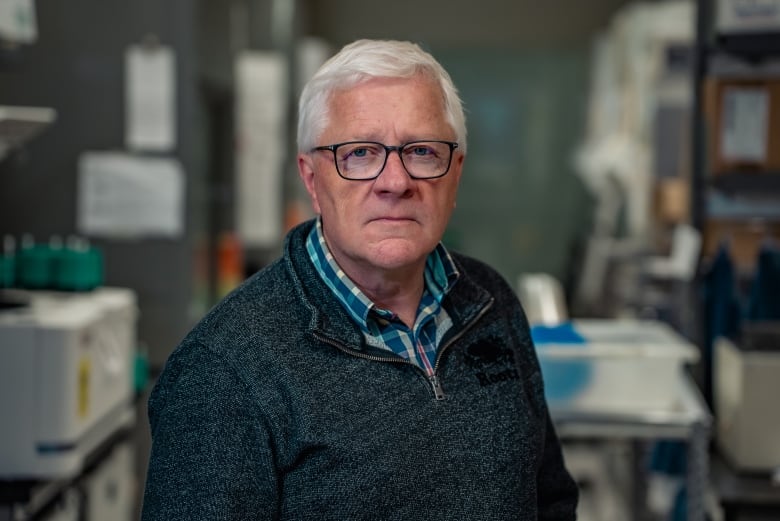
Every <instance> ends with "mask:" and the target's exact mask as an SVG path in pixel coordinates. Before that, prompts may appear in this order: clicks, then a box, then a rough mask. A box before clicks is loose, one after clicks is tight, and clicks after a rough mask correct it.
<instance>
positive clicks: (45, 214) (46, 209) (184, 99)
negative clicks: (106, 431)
mask: <svg viewBox="0 0 780 521" xmlns="http://www.w3.org/2000/svg"><path fill="white" fill-rule="evenodd" d="M36 7H37V18H38V31H39V40H38V42H36V43H35V44H33V45H30V46H28V47H25V48H24V49H22V52H21V53H20V56H19V58H20V59H18V60H15V61H14V62H13V63H11V64H8V63H6V64H5V65H4V66H3V67H2V68H0V104H6V105H33V106H45V107H53V108H55V109H56V110H57V112H58V118H57V121H56V122H55V124H53V125H52V126H51V127H49V128H48V129H47V130H46V131H45V132H44V133H43V134H42V135H41V136H39V137H38V138H37V139H35V140H34V141H32V142H31V143H30V145H29V146H28V147H26V148H25V149H23V150H21V151H20V152H19V153H17V154H14V155H12V156H11V157H10V158H7V159H6V160H4V161H3V162H2V163H0V235H4V234H7V233H10V234H14V235H16V236H17V237H18V236H19V235H21V234H23V233H32V234H33V235H34V237H35V239H36V240H40V241H46V240H48V238H49V237H50V236H51V235H61V236H67V235H69V234H72V233H74V232H75V231H76V230H75V228H76V188H77V183H76V179H77V167H76V165H77V160H78V157H79V154H80V153H81V152H83V151H86V150H114V149H123V148H124V97H123V96H124V73H123V67H124V52H125V49H126V47H127V46H128V45H130V44H134V43H137V42H140V41H141V39H142V38H143V37H144V36H145V35H147V34H155V35H157V37H158V38H159V40H160V42H161V43H163V44H166V45H170V46H172V47H173V48H174V49H175V51H176V54H177V75H178V79H179V83H178V90H177V115H178V119H177V128H178V144H177V147H176V150H175V151H174V153H173V155H174V156H175V157H177V158H178V159H179V160H180V161H181V163H182V165H183V168H184V170H185V172H186V177H187V186H188V187H191V186H193V185H194V184H196V183H197V182H198V180H199V179H200V177H201V176H202V159H201V157H202V156H201V152H200V147H199V143H198V140H199V130H198V129H199V123H200V122H199V114H198V109H197V103H196V83H195V82H194V81H192V80H193V79H194V78H195V77H196V75H195V69H196V63H197V56H196V54H195V45H194V43H195V20H194V18H195V7H194V5H193V2H190V1H188V0H166V1H165V2H158V1H155V0H137V1H134V2H124V1H121V0H102V1H100V2H97V1H89V0H70V1H68V2H37V4H36ZM197 210H198V209H197V208H193V206H192V205H188V221H189V220H190V219H189V216H191V215H192V214H193V213H197ZM191 231H192V230H191V228H190V227H188V228H187V234H186V236H184V237H182V238H181V240H168V239H154V240H152V239H149V240H103V241H95V242H96V244H97V245H98V246H99V247H101V248H102V249H103V250H104V253H105V258H106V283H107V284H110V285H117V286H127V287H131V288H134V289H135V290H136V291H137V292H138V296H139V302H140V307H141V311H142V313H141V317H140V324H139V338H140V340H141V341H142V342H143V343H144V344H146V345H147V347H148V349H149V350H150V355H151V356H152V358H153V361H155V362H156V363H161V360H163V359H164V357H165V356H166V355H167V352H168V351H170V349H171V348H172V347H173V346H174V345H175V344H176V343H177V342H178V340H179V339H180V338H181V336H182V335H183V334H184V333H185V331H186V330H187V328H188V326H189V325H190V323H191V320H192V317H191V316H190V315H189V314H188V311H189V305H190V292H191V280H192V264H193V259H192V246H191V237H192V235H191Z"/></svg>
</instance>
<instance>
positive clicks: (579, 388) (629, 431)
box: [0, 0, 780, 521]
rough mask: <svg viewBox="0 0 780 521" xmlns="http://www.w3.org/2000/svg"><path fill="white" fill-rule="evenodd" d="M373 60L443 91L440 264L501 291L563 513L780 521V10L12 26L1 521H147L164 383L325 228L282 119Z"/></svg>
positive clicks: (211, 8) (704, 4) (621, 7)
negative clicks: (540, 392) (470, 263)
mask: <svg viewBox="0 0 780 521" xmlns="http://www.w3.org/2000/svg"><path fill="white" fill-rule="evenodd" d="M362 37H366V38H392V39H409V40H412V41H415V42H417V43H419V44H420V45H421V46H423V47H424V48H425V49H427V50H429V51H430V52H432V54H433V55H434V56H435V57H436V58H437V59H439V60H440V61H441V63H442V64H443V65H444V67H445V68H446V69H447V70H448V71H449V72H450V74H451V75H452V77H453V80H454V82H455V84H456V85H457V86H458V88H459V90H460V93H461V97H462V98H463V100H464V105H465V109H466V117H467V126H468V132H469V136H468V139H469V143H468V146H469V148H468V156H467V159H466V164H465V170H464V176H463V179H462V182H461V187H460V192H459V196H458V205H457V208H456V210H455V213H454V215H453V218H452V221H451V223H450V226H449V228H448V230H447V232H446V234H445V237H444V242H445V244H446V245H447V246H448V247H449V248H452V249H454V250H458V251H462V252H464V253H467V254H469V255H472V256H475V257H478V258H480V259H482V260H484V261H486V262H488V263H490V264H492V265H493V266H494V267H496V268H497V269H498V270H499V272H500V273H501V274H502V275H503V276H504V277H505V278H506V279H507V281H509V283H510V284H512V285H513V286H514V287H516V288H517V291H518V295H519V296H520V298H521V300H522V301H523V304H524V305H525V307H526V310H527V312H528V315H529V319H530V320H531V323H532V325H533V326H534V338H535V340H536V342H537V348H538V351H539V354H540V360H541V362H542V368H543V372H544V373H545V380H546V384H547V393H548V400H549V401H550V404H551V410H552V411H553V416H554V419H555V420H556V426H557V428H558V429H559V433H560V435H561V437H562V439H563V440H564V444H565V451H566V457H567V463H568V465H569V467H570V468H571V470H572V472H573V473H574V474H575V477H576V478H577V480H578V482H579V483H580V485H581V490H582V499H581V504H580V508H579V513H578V515H579V518H580V519H583V520H586V521H587V520H603V521H610V520H616V521H617V520H621V521H622V520H626V519H636V520H666V519H675V520H681V519H690V520H699V519H701V520H704V519H712V520H734V519H739V520H765V519H778V518H780V513H779V512H780V485H778V482H780V476H778V473H777V470H776V469H778V468H780V448H778V444H777V443H776V442H775V440H776V439H778V436H780V412H779V410H778V408H777V407H776V405H775V404H773V402H772V396H773V395H776V394H777V391H778V390H780V389H778V384H777V381H779V380H780V379H778V378H777V376H778V374H780V341H778V330H780V328H778V326H777V324H778V322H777V321H778V320H780V310H779V309H778V308H779V307H780V306H778V297H777V295H780V288H778V280H779V279H778V269H780V268H778V266H780V261H778V253H777V250H776V242H775V241H776V240H777V237H778V235H780V227H779V226H778V220H779V219H780V210H778V208H780V205H778V204H777V202H778V199H780V182H778V180H780V175H779V173H780V157H778V155H779V154H780V152H779V151H780V126H778V121H780V113H778V108H777V107H778V106H780V80H778V76H780V66H778V63H777V56H778V54H780V43H778V42H779V41H780V1H777V0H775V1H772V0H766V1H765V2H763V3H762V2H741V1H739V0H733V1H728V0H721V1H702V0H700V1H697V2H692V1H682V0H674V1H672V0H667V1H646V2H627V1H619V0H594V1H590V2H575V1H563V2H555V3H554V4H553V5H548V4H544V3H540V2H530V1H527V0H520V1H509V0H485V1H482V2H469V1H466V0H458V1H448V2H444V1H439V0H436V1H430V2H412V1H410V0H402V1H399V2H394V3H392V4H386V3H374V2H361V1H357V0H329V1H322V0H231V1H215V0H198V1H194V0H189V1H188V0H170V1H167V2H155V1H152V0H139V1H136V2H132V3H128V2H119V1H116V0H106V1H104V2H86V1H84V0H74V1H71V2H51V1H48V2H47V1H39V2H35V1H34V0H2V2H0V43H2V45H0V237H2V238H3V246H2V248H3V249H2V256H0V297H2V298H0V301H1V302H2V305H1V306H0V414H2V418H0V425H1V426H0V521H4V520H6V519H8V520H11V519H13V520H17V519H42V520H89V521H93V520H108V519H111V520H124V519H136V518H137V516H138V512H139V508H140V507H139V505H140V500H141V495H142V490H143V479H144V474H145V466H146V458H147V457H148V450H149V443H150V440H149V432H148V431H149V428H148V423H147V420H146V409H145V402H146V399H147V397H148V392H149V390H150V388H151V386H152V385H153V383H154V379H155V377H156V376H157V374H158V373H159V371H160V370H161V369H162V366H163V364H164V363H165V360H166V358H167V356H168V355H169V353H170V352H171V350H172V349H173V348H174V347H175V346H176V344H177V343H178V342H179V340H180V339H181V338H182V337H183V335H184V334H185V333H186V332H187V331H188V330H189V328H190V327H192V325H193V324H194V323H195V322H196V321H197V320H198V319H199V318H200V317H201V316H203V314H204V313H205V312H206V311H207V310H208V309H209V308H210V307H211V306H212V305H213V304H214V303H215V302H216V301H217V300H218V299H219V298H221V297H222V296H224V295H225V294H227V293H228V292H229V291H230V290H231V289H232V288H234V287H235V286H236V285H237V284H238V283H240V281H241V280H243V279H244V278H245V277H246V276H248V275H249V274H251V273H253V272H254V271H256V270H257V269H260V268H262V267H263V266H264V265H265V264H267V263H268V262H269V261H270V260H271V259H273V258H275V257H276V256H277V255H278V254H279V252H280V248H281V241H282V239H283V236H284V232H285V230H287V229H289V227H291V226H292V225H294V224H296V223H297V222H300V221H301V220H303V219H306V218H309V217H311V216H312V214H311V210H310V208H309V205H308V201H307V198H306V195H305V192H304V190H303V187H302V186H301V185H300V181H299V180H298V177H297V171H296V169H295V161H294V157H295V111H296V107H295V104H296V101H297V95H298V93H299V92H300V89H301V86H302V84H303V83H304V82H305V81H306V79H307V78H308V77H309V76H310V75H311V74H312V73H313V71H314V70H315V69H316V67H317V66H318V65H319V64H320V63H322V62H323V61H324V60H325V59H327V57H328V56H330V55H331V54H332V53H333V52H335V51H336V50H338V49H339V48H340V47H341V46H342V45H343V44H345V43H347V42H349V41H352V40H354V39H356V38H362ZM86 332H90V333H89V334H87V333H86ZM85 338H86V340H85Z"/></svg>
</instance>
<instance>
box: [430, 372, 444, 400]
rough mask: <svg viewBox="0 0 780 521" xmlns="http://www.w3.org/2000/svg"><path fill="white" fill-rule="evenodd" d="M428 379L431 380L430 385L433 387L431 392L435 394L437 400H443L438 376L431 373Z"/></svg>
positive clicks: (442, 391) (442, 390)
mask: <svg viewBox="0 0 780 521" xmlns="http://www.w3.org/2000/svg"><path fill="white" fill-rule="evenodd" d="M428 381H430V382H431V387H433V394H434V395H436V399H437V400H443V399H444V389H442V387H441V381H439V377H438V376H436V375H435V374H434V375H431V376H430V377H428Z"/></svg>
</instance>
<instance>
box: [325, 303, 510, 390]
mask: <svg viewBox="0 0 780 521" xmlns="http://www.w3.org/2000/svg"><path fill="white" fill-rule="evenodd" d="M493 302H494V299H493V298H491V299H490V300H489V301H488V303H487V304H486V305H485V306H484V307H483V308H482V309H481V310H480V312H479V313H477V315H476V316H475V317H474V318H473V319H471V320H470V321H469V322H468V323H466V324H465V325H464V326H463V327H462V328H461V330H460V331H459V332H458V334H456V335H455V336H453V337H452V338H450V339H449V340H448V341H447V343H446V344H444V345H443V346H442V347H441V349H439V352H438V353H437V354H436V363H435V364H434V366H433V374H431V375H428V373H426V372H425V371H424V370H423V369H422V368H421V367H420V366H418V365H417V364H415V363H414V362H410V361H409V360H407V359H405V358H400V357H389V356H375V355H367V354H365V353H360V352H358V351H355V350H354V349H350V348H349V347H347V346H345V345H344V344H342V343H341V342H337V341H335V340H331V339H329V338H326V337H324V336H321V335H320V334H318V333H317V332H314V333H313V334H314V337H315V338H316V339H317V340H319V341H320V342H324V343H326V344H328V345H331V346H333V347H335V348H336V349H338V350H339V351H341V352H343V353H346V354H348V355H351V356H355V357H357V358H363V359H364V360H370V361H372V362H390V363H394V364H406V365H411V366H412V367H414V368H415V369H417V370H418V371H420V372H421V373H423V374H424V375H425V377H426V379H427V380H428V383H429V384H430V385H431V389H433V395H434V397H435V399H436V401H442V400H444V399H445V398H446V395H445V394H444V388H443V387H442V385H441V380H440V379H439V377H438V375H437V374H436V372H437V370H438V368H439V362H440V361H441V357H442V354H443V353H444V351H446V350H447V349H448V348H449V347H450V346H451V345H452V344H454V343H455V342H456V341H458V340H459V339H460V338H461V337H462V336H463V335H464V334H465V333H466V332H467V331H468V330H469V329H471V326H473V325H474V324H476V323H477V321H479V319H480V318H482V317H483V316H485V313H487V312H488V310H489V309H490V308H491V307H493Z"/></svg>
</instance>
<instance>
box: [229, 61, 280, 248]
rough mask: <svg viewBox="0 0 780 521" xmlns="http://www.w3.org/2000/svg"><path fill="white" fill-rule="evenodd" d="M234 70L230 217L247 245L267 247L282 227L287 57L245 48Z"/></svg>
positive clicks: (271, 244)
mask: <svg viewBox="0 0 780 521" xmlns="http://www.w3.org/2000/svg"><path fill="white" fill-rule="evenodd" d="M235 74H236V137H237V149H236V168H237V172H236V223H237V228H238V233H239V236H240V237H241V239H242V241H243V242H244V244H245V245H247V246H250V247H261V248H263V247H273V246H275V245H276V243H277V242H278V240H279V238H280V237H281V232H282V228H283V225H282V213H283V212H282V201H283V197H284V194H283V192H282V179H283V172H284V162H285V160H286V158H287V146H288V145H287V103H288V96H289V92H288V70H287V61H286V60H285V58H284V56H283V55H282V54H281V53H278V52H245V53H242V54H240V55H239V56H238V58H237V60H236V66H235Z"/></svg>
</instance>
